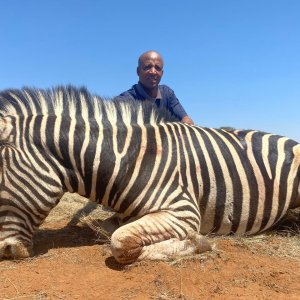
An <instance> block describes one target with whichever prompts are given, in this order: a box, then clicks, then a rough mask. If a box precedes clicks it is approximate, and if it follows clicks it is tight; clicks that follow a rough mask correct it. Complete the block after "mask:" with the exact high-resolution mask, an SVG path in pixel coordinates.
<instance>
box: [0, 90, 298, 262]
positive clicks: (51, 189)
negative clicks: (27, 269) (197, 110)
mask: <svg viewBox="0 0 300 300" xmlns="http://www.w3.org/2000/svg"><path fill="white" fill-rule="evenodd" d="M0 155H1V157H0V168H1V177H0V179H1V185H0V187H1V189H0V228H1V229H0V257H11V256H14V257H20V256H27V255H28V254H29V252H28V251H27V250H28V249H29V248H30V245H31V239H32V234H33V232H34V230H35V229H36V228H37V227H38V226H39V225H40V224H41V223H42V221H43V220H44V218H45V217H46V216H47V214H48V213H49V211H50V210H51V209H52V208H53V207H54V206H55V205H56V204H57V202H58V201H59V199H60V198H61V196H62V195H63V193H64V192H66V191H70V192H77V193H79V194H80V195H82V196H85V197H87V198H89V199H91V200H92V201H96V202H99V203H101V204H103V205H106V206H109V207H111V208H113V209H114V210H115V211H116V212H118V214H119V217H120V219H122V220H123V222H124V223H126V225H124V226H122V227H121V228H119V229H118V230H116V231H115V232H114V233H113V235H112V251H113V254H114V255H115V257H116V259H117V260H118V261H120V262H124V263H127V262H131V261H134V260H140V259H144V258H150V259H166V258H169V257H170V256H173V255H186V254H188V253H192V252H197V251H198V252H199V251H200V252H201V251H205V250H207V249H208V247H207V244H206V243H205V242H204V240H203V238H202V237H201V235H200V234H208V233H212V232H215V233H217V234H229V233H237V234H255V233H258V232H261V231H264V230H266V229H268V228H270V227H271V226H272V225H273V224H275V223H276V222H278V220H280V218H282V216H284V214H285V213H286V212H287V210H288V209H289V208H291V207H295V206H300V203H299V202H300V199H299V177H300V174H299V173H300V167H299V166H300V146H299V144H297V143H296V142H295V141H292V140H290V139H287V138H285V137H280V136H277V135H271V134H266V133H263V132H259V131H226V130H222V129H211V128H202V127H197V126H189V125H186V124H182V123H179V122H175V121H174V118H173V117H172V116H170V115H169V114H168V113H167V112H163V111H159V110H157V109H156V108H155V107H154V106H152V105H151V104H149V103H139V102H129V101H128V102H126V101H125V102H116V101H103V100H101V99H100V98H99V97H96V96H92V95H90V94H89V93H88V92H87V91H86V90H85V89H76V88H73V87H66V88H65V87H58V88H56V89H53V90H35V89H23V90H8V91H4V92H2V93H0Z"/></svg>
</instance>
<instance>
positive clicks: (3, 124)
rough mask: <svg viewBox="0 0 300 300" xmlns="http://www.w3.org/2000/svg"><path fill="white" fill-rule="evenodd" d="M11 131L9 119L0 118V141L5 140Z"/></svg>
mask: <svg viewBox="0 0 300 300" xmlns="http://www.w3.org/2000/svg"><path fill="white" fill-rule="evenodd" d="M12 129H13V126H12V124H11V119H10V118H8V117H6V118H0V141H5V140H7V139H8V137H9V135H10V133H11V131H12Z"/></svg>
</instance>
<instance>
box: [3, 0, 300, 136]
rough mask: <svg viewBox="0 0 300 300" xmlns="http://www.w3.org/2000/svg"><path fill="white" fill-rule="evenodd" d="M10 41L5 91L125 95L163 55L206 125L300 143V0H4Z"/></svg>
mask: <svg viewBox="0 0 300 300" xmlns="http://www.w3.org/2000/svg"><path fill="white" fill-rule="evenodd" d="M0 36H1V43H0V89H5V88H20V87H22V86H31V87H40V88H48V87H52V86H55V85H57V84H69V83H71V84H74V85H76V86H81V85H84V86H86V87H87V88H88V89H89V90H90V91H91V92H92V93H96V94H99V95H101V96H105V97H107V96H115V95H118V94H119V93H121V92H122V91H124V90H127V89H128V88H130V87H131V85H133V84H134V83H136V82H137V79H138V78H137V75H136V65H137V58H138V56H139V55H140V54H141V53H142V52H144V51H146V50H150V49H154V50H157V51H158V52H160V53H161V54H162V56H163V57H164V61H165V73H164V77H163V79H162V81H161V83H164V84H167V85H169V86H170V87H172V88H173V89H174V90H175V93H176V95H177V96H178V98H179V99H180V101H181V103H182V104H183V106H184V107H185V109H186V110H187V112H188V113H189V115H190V116H191V117H192V119H193V120H194V121H195V123H197V124H198V125H201V126H208V127H220V126H232V127H235V128H243V129H259V130H263V131H267V132H272V133H276V134H281V135H285V136H288V137H290V138H293V139H295V140H297V141H298V142H300V1H298V0H248V1H246V0H226V1H225V0H215V1H214V0H211V1H208V0H206V1H204V0H194V1H189V0H186V1H175V0H160V1H158V0H152V1H149V0H139V1H138V0H127V1H123V0H120V1H114V0H109V1H101V0H99V1H96V0H72V1H71V0H51V1H50V0H35V1H34V0H26V1H21V0H20V1H17V0H0Z"/></svg>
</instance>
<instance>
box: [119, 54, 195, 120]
mask: <svg viewBox="0 0 300 300" xmlns="http://www.w3.org/2000/svg"><path fill="white" fill-rule="evenodd" d="M163 65H164V63H163V59H162V57H161V56H160V54H159V53H157V52H155V51H147V52H145V53H143V54H142V55H141V56H140V57H139V60H138V66H137V75H138V77H139V82H138V83H137V84H135V85H133V86H132V88H131V89H129V90H128V91H126V92H123V93H122V94H120V95H119V96H118V97H117V99H133V100H146V99H147V100H150V101H153V102H155V104H156V105H157V106H160V107H165V108H167V109H168V110H169V111H170V112H171V113H172V114H174V115H175V116H176V117H177V118H179V120H181V122H183V123H187V124H190V125H193V124H194V122H193V121H192V119H191V118H190V117H189V116H188V115H187V113H186V112H185V110H184V108H183V107H182V105H181V104H180V102H179V100H178V99H177V97H176V96H175V93H174V91H173V90H172V89H170V88H169V87H168V86H166V85H159V82H160V80H161V78H162V75H163V73H164V70H163Z"/></svg>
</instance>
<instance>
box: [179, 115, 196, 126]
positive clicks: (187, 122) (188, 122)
mask: <svg viewBox="0 0 300 300" xmlns="http://www.w3.org/2000/svg"><path fill="white" fill-rule="evenodd" d="M181 122H182V123H186V124H189V125H194V122H193V120H192V119H191V118H190V117H189V116H184V117H183V118H182V119H181Z"/></svg>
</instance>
